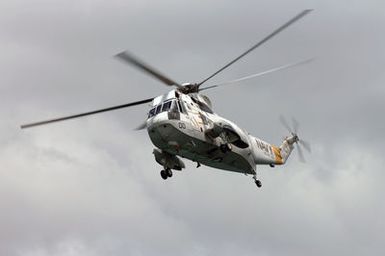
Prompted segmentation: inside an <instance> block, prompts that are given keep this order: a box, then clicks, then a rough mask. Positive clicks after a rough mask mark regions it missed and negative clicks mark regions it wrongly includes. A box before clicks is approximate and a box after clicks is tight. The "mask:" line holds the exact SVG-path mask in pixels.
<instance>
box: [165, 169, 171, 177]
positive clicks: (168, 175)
mask: <svg viewBox="0 0 385 256" xmlns="http://www.w3.org/2000/svg"><path fill="white" fill-rule="evenodd" d="M166 173H167V177H169V178H171V177H172V171H171V169H166Z"/></svg>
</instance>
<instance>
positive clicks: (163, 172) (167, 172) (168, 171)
mask: <svg viewBox="0 0 385 256" xmlns="http://www.w3.org/2000/svg"><path fill="white" fill-rule="evenodd" d="M160 176H161V177H162V179H164V180H167V178H171V177H172V171H171V169H169V168H166V169H165V170H161V171H160Z"/></svg>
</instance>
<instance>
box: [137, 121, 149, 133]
mask: <svg viewBox="0 0 385 256" xmlns="http://www.w3.org/2000/svg"><path fill="white" fill-rule="evenodd" d="M146 127H147V121H143V123H141V124H140V125H138V127H136V128H135V131H140V130H143V129H145V128H146Z"/></svg>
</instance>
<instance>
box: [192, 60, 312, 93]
mask: <svg viewBox="0 0 385 256" xmlns="http://www.w3.org/2000/svg"><path fill="white" fill-rule="evenodd" d="M313 60H314V58H311V59H306V60H301V61H298V62H294V63H289V64H286V65H283V66H279V67H276V68H272V69H268V70H265V71H262V72H259V73H256V74H253V75H249V76H245V77H241V78H238V79H235V80H231V81H227V82H223V83H219V84H215V85H210V86H207V87H204V88H202V89H199V91H204V90H207V89H212V88H215V87H219V86H223V85H229V84H233V83H237V82H241V81H244V80H248V79H252V78H256V77H260V76H264V75H267V74H270V73H274V72H277V71H280V70H284V69H288V68H292V67H295V66H299V65H303V64H306V63H309V62H311V61H313Z"/></svg>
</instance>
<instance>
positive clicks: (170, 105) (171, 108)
mask: <svg viewBox="0 0 385 256" xmlns="http://www.w3.org/2000/svg"><path fill="white" fill-rule="evenodd" d="M161 112H175V113H178V112H182V110H181V107H180V102H179V100H176V99H172V100H166V101H164V102H162V103H160V104H159V105H157V106H155V107H153V108H152V109H151V110H150V111H149V112H148V118H150V117H153V116H156V115H157V114H159V113H161Z"/></svg>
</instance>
